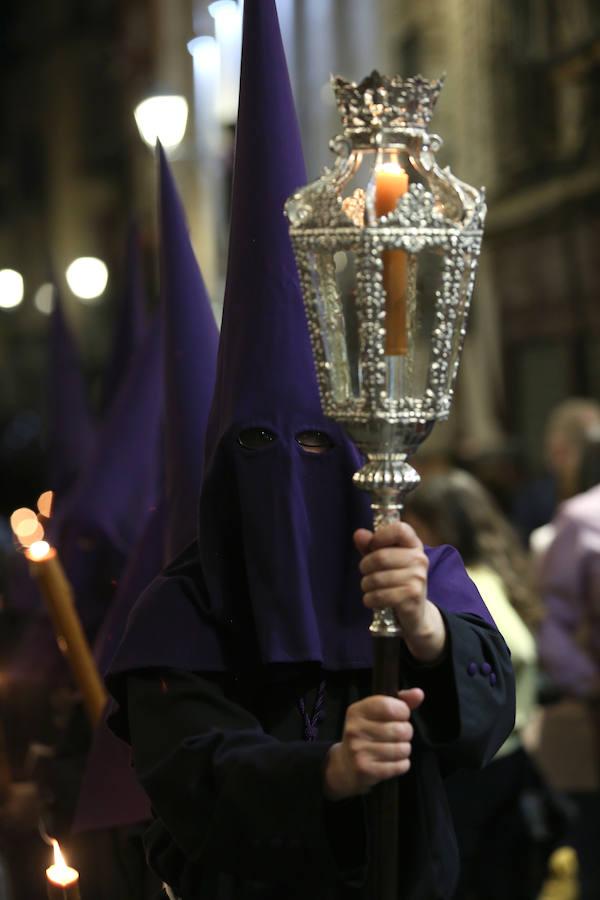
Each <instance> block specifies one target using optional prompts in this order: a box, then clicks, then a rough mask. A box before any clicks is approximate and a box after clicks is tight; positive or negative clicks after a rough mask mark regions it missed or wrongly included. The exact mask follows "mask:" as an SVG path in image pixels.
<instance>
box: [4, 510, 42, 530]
mask: <svg viewBox="0 0 600 900" xmlns="http://www.w3.org/2000/svg"><path fill="white" fill-rule="evenodd" d="M28 519H34V520H35V521H36V522H37V516H36V514H35V512H34V511H33V510H32V509H29V508H28V507H27V506H21V507H20V508H19V509H15V511H14V513H12V515H11V517H10V527H11V528H12V530H13V531H14V532H15V533H16V531H17V528H18V526H19V525H20V524H21V522H26V521H27V520H28Z"/></svg>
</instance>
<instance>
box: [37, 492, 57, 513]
mask: <svg viewBox="0 0 600 900" xmlns="http://www.w3.org/2000/svg"><path fill="white" fill-rule="evenodd" d="M53 502H54V491H44V493H43V494H40V496H39V497H38V501H37V508H38V512H39V513H40V515H42V516H44V517H45V518H46V519H49V518H50V516H51V515H52V504H53Z"/></svg>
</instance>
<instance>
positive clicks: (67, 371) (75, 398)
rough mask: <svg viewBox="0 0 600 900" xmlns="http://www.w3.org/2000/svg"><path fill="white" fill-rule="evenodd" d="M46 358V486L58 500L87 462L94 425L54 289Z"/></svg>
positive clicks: (91, 446)
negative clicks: (47, 355) (47, 357)
mask: <svg viewBox="0 0 600 900" xmlns="http://www.w3.org/2000/svg"><path fill="white" fill-rule="evenodd" d="M54 301H55V302H54V310H53V312H52V315H51V317H50V334H49V345H48V350H49V359H48V412H47V424H46V434H47V450H48V464H47V472H48V489H49V490H52V491H54V492H55V495H56V497H55V499H56V500H57V501H58V503H60V502H61V500H62V499H63V498H64V496H65V494H66V493H67V491H68V490H69V488H70V487H71V485H72V484H73V483H74V481H75V480H76V479H77V476H78V475H79V474H80V472H81V471H82V470H83V469H84V468H85V466H86V463H87V462H88V461H89V458H90V454H91V451H92V448H93V445H94V425H93V422H92V417H91V414H90V411H89V408H88V402H87V397H86V386H85V381H84V377H83V372H82V369H81V362H80V360H79V355H78V353H77V349H76V346H75V341H74V340H73V336H72V334H71V330H70V328H69V326H68V324H67V321H66V319H65V313H64V309H63V304H62V300H61V298H60V296H59V293H58V291H57V290H56V289H55V291H54Z"/></svg>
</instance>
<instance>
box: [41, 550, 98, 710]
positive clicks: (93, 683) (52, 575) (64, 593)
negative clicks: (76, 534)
mask: <svg viewBox="0 0 600 900" xmlns="http://www.w3.org/2000/svg"><path fill="white" fill-rule="evenodd" d="M25 556H26V557H27V559H28V560H29V562H30V564H31V565H30V569H31V573H32V575H33V577H34V578H35V579H36V580H37V582H38V584H39V587H40V591H41V593H42V596H43V598H44V601H45V603H46V607H47V609H48V613H49V615H50V618H51V619H52V625H53V627H54V633H55V635H56V640H57V642H58V646H59V647H60V649H61V651H62V652H63V653H64V654H65V656H66V658H67V661H68V663H69V665H70V667H71V671H72V672H73V676H74V678H75V681H76V683H77V685H78V687H79V690H80V691H81V695H82V699H83V703H84V706H85V708H86V711H87V714H88V717H89V719H90V721H91V723H92V725H94V726H95V725H97V723H98V722H99V721H100V717H101V715H102V712H103V710H104V707H105V706H106V701H107V699H108V696H107V693H106V689H105V687H104V684H103V683H102V679H101V678H100V675H99V673H98V669H97V667H96V663H95V662H94V657H93V656H92V651H91V650H90V645H89V644H88V642H87V639H86V636H85V634H84V631H83V628H82V627H81V622H80V620H79V616H78V615H77V610H76V609H75V604H74V602H73V592H72V590H71V585H70V584H69V582H68V580H67V577H66V575H65V572H64V569H63V567H62V566H61V564H60V560H59V558H58V556H57V554H56V550H54V548H52V547H51V546H50V545H49V544H48V543H47V542H46V541H36V542H35V543H33V544H32V545H31V546H30V547H28V548H27V550H26V551H25Z"/></svg>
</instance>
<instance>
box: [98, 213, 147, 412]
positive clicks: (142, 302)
mask: <svg viewBox="0 0 600 900" xmlns="http://www.w3.org/2000/svg"><path fill="white" fill-rule="evenodd" d="M147 307H148V304H147V298H146V290H145V287H144V275H143V265H142V248H141V242H140V232H139V228H138V227H137V225H136V224H135V223H134V222H132V223H131V224H130V226H129V229H128V232H127V243H126V248H125V266H124V272H123V288H122V290H121V292H120V294H119V298H118V309H117V311H116V316H115V323H114V330H113V343H112V349H111V355H110V359H109V361H108V365H107V369H106V376H105V381H104V391H103V394H104V397H103V401H104V403H103V405H104V408H105V409H108V407H109V405H110V403H111V402H112V401H113V399H114V398H115V396H116V394H117V392H118V390H119V387H120V386H121V384H122V383H123V381H124V379H125V377H126V375H127V372H128V369H129V366H130V365H131V361H132V359H133V357H134V356H135V352H136V350H137V349H138V347H139V346H140V344H141V343H142V340H143V338H144V334H145V333H146V329H147V327H148V319H147V314H146V310H147Z"/></svg>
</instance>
